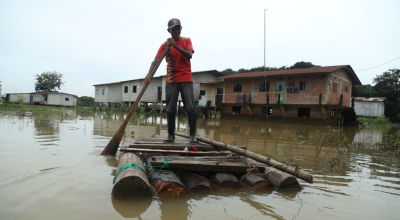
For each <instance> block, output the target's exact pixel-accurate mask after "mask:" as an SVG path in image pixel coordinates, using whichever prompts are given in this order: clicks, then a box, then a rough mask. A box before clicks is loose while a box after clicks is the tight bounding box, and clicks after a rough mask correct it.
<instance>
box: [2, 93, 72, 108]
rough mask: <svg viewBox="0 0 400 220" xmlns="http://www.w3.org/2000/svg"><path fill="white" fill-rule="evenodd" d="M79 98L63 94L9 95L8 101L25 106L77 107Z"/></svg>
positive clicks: (7, 95)
mask: <svg viewBox="0 0 400 220" xmlns="http://www.w3.org/2000/svg"><path fill="white" fill-rule="evenodd" d="M77 100H78V96H76V95H73V94H68V93H63V92H32V93H7V94H6V101H8V102H12V103H19V102H22V103H24V104H36V105H54V106H76V105H77Z"/></svg>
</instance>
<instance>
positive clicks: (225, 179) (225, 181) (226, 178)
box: [211, 173, 241, 189]
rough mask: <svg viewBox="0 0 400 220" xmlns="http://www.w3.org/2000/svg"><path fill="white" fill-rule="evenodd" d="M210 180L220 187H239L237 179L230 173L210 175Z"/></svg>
mask: <svg viewBox="0 0 400 220" xmlns="http://www.w3.org/2000/svg"><path fill="white" fill-rule="evenodd" d="M211 181H212V182H213V183H215V185H216V186H217V188H220V189H239V188H241V185H240V182H239V180H238V179H237V178H236V177H235V176H234V175H232V174H230V173H217V174H215V175H214V176H212V177H211Z"/></svg>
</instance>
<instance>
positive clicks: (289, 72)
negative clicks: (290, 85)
mask: <svg viewBox="0 0 400 220" xmlns="http://www.w3.org/2000/svg"><path fill="white" fill-rule="evenodd" d="M342 68H345V69H346V70H347V71H349V72H350V77H351V78H352V79H353V82H354V83H355V84H356V85H361V82H360V80H359V79H358V77H357V75H356V74H355V73H354V71H353V69H352V68H351V66H350V65H340V66H323V67H313V68H302V69H285V70H269V71H265V72H249V73H234V74H231V75H226V76H221V77H218V78H217V79H231V78H248V77H264V76H282V75H295V74H309V73H331V72H334V71H336V70H339V69H342Z"/></svg>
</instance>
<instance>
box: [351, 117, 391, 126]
mask: <svg viewBox="0 0 400 220" xmlns="http://www.w3.org/2000/svg"><path fill="white" fill-rule="evenodd" d="M357 121H359V122H360V123H361V124H362V125H364V126H391V125H393V124H392V122H390V121H389V118H385V117H378V118H357Z"/></svg>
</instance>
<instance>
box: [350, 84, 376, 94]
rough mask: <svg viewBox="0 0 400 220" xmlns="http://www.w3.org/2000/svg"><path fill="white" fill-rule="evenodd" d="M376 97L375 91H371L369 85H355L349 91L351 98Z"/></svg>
mask: <svg viewBox="0 0 400 220" xmlns="http://www.w3.org/2000/svg"><path fill="white" fill-rule="evenodd" d="M374 95H375V96H376V94H375V91H374V90H373V89H372V86H371V85H370V84H367V85H356V86H353V88H352V89H351V96H352V97H370V96H374Z"/></svg>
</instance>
